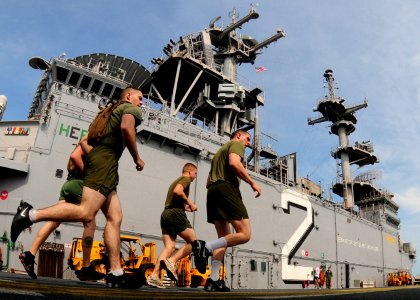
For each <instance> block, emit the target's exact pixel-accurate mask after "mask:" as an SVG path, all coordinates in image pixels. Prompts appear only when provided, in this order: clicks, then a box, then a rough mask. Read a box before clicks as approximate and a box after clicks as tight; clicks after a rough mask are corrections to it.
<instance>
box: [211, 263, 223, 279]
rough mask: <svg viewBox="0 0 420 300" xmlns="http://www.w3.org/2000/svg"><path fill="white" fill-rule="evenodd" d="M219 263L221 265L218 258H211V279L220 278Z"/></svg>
mask: <svg viewBox="0 0 420 300" xmlns="http://www.w3.org/2000/svg"><path fill="white" fill-rule="evenodd" d="M221 265H222V262H221V261H220V260H212V262H211V274H210V278H211V279H212V280H213V281H217V280H219V279H220V266H221Z"/></svg>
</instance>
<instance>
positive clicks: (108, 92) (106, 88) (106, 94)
mask: <svg viewBox="0 0 420 300" xmlns="http://www.w3.org/2000/svg"><path fill="white" fill-rule="evenodd" d="M112 87H113V86H112V85H110V84H109V83H105V86H104V89H103V91H102V96H104V97H109V95H111V92H112Z"/></svg>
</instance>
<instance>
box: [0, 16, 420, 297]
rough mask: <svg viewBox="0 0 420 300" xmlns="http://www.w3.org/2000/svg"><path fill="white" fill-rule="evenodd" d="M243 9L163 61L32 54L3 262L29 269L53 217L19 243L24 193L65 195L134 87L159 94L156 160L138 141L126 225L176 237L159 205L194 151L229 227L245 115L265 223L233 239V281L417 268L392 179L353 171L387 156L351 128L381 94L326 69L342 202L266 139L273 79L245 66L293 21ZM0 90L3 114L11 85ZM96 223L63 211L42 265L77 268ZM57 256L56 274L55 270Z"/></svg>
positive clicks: (2, 173) (251, 283)
mask: <svg viewBox="0 0 420 300" xmlns="http://www.w3.org/2000/svg"><path fill="white" fill-rule="evenodd" d="M230 16H231V22H230V25H229V26H227V27H224V28H222V27H220V26H218V25H217V21H218V20H219V19H220V17H218V18H215V19H214V20H213V21H211V22H210V24H209V26H208V27H207V28H205V29H204V30H202V31H200V32H197V33H191V34H188V35H185V36H181V37H177V38H174V39H170V40H169V41H168V44H167V45H165V46H164V48H163V53H164V54H163V55H162V56H157V57H153V58H151V62H152V65H151V67H150V68H146V67H144V66H143V65H142V64H140V63H138V62H136V61H133V60H131V59H129V58H125V57H121V56H118V55H113V54H106V53H93V54H87V55H81V56H78V57H74V58H71V59H68V58H66V59H65V58H64V57H56V58H53V59H51V60H50V61H46V60H44V59H42V58H39V57H34V58H31V59H30V60H29V64H30V66H31V67H33V68H35V69H39V70H41V71H42V75H41V79H40V81H39V84H38V86H37V87H36V90H35V94H34V97H33V100H32V103H31V106H30V107H29V110H28V117H27V120H23V121H1V122H0V141H1V143H0V191H1V201H0V216H1V217H0V230H1V233H2V234H3V236H2V238H1V239H0V247H1V252H2V257H3V271H10V272H13V271H14V272H18V271H19V270H23V267H22V265H21V263H20V261H19V258H18V254H19V253H20V252H21V251H26V250H28V249H29V246H30V245H31V243H32V241H33V239H34V238H35V235H36V232H37V231H38V229H39V228H40V227H41V226H42V224H34V225H33V226H32V227H30V228H29V229H26V230H25V231H24V232H22V234H21V235H20V236H19V238H18V240H17V241H16V243H11V242H10V225H11V223H12V218H13V216H14V214H15V213H16V208H17V207H18V205H19V203H20V201H21V200H25V201H28V202H29V203H31V204H32V205H34V206H35V207H45V206H50V205H52V204H54V203H55V202H56V201H57V199H58V194H59V190H60V187H61V185H62V184H63V183H64V182H65V180H66V176H67V171H66V164H67V160H68V157H69V154H70V152H71V151H72V150H73V148H74V145H75V144H76V143H77V142H78V141H79V139H80V138H81V137H82V136H84V135H85V134H86V132H87V129H88V127H89V124H90V122H91V121H92V120H93V118H94V117H95V116H96V114H97V113H98V110H99V108H98V107H103V106H104V105H105V104H106V103H107V102H109V101H110V100H112V99H118V98H119V95H120V93H121V91H122V90H123V89H124V88H125V87H127V86H134V87H138V88H140V89H141V90H142V91H143V93H144V94H145V105H144V107H142V108H141V109H142V111H143V122H142V124H141V125H140V126H139V127H138V128H137V144H138V148H139V152H140V154H141V157H142V158H144V160H145V162H146V167H145V169H144V171H142V172H137V171H136V170H135V167H134V165H133V163H132V160H131V158H130V156H129V154H128V152H127V151H126V152H125V153H124V154H123V156H122V158H121V160H120V166H119V172H120V184H119V186H118V193H119V195H120V199H121V202H122V207H123V212H124V219H123V224H122V227H121V229H122V232H121V233H122V234H125V235H134V236H140V237H141V239H142V241H143V243H149V242H155V243H156V248H157V251H158V252H159V251H160V250H161V249H162V242H161V231H160V224H159V217H160V213H161V211H162V209H163V205H164V199H165V197H166V192H167V188H168V186H169V185H170V183H171V182H172V180H173V179H174V178H176V177H178V176H179V175H180V170H181V168H182V166H183V165H184V164H185V163H187V162H193V163H195V164H196V165H197V166H198V176H197V180H196V181H195V182H194V183H192V185H191V192H190V198H191V199H193V200H194V201H195V203H196V204H197V206H198V208H199V209H198V211H197V212H195V213H190V214H188V215H189V216H188V217H189V218H190V222H191V224H192V225H193V227H194V229H195V230H196V232H197V234H198V236H199V238H200V239H204V240H208V239H213V238H215V230H214V227H213V226H212V225H211V224H208V223H207V222H206V212H205V211H206V209H205V207H206V188H205V186H206V179H207V174H208V172H209V170H210V161H211V159H212V157H213V155H214V154H215V152H216V151H217V150H218V149H219V147H220V146H221V145H223V144H224V143H225V142H227V141H228V140H229V139H230V134H231V133H232V132H234V131H235V130H236V129H240V128H241V129H245V130H249V131H250V132H251V133H252V135H253V149H252V151H247V152H248V156H247V158H246V159H245V161H244V164H245V165H246V168H247V169H248V171H249V174H250V175H251V176H252V177H253V179H254V180H256V181H257V182H258V184H259V185H260V186H261V187H262V190H263V195H262V196H261V197H260V198H258V199H255V198H254V195H253V193H251V190H250V188H249V186H247V185H245V184H243V185H242V186H241V189H242V194H243V197H244V202H245V204H246V206H247V208H248V211H249V214H250V219H251V224H252V232H253V236H252V239H251V241H250V242H248V243H246V244H244V245H241V246H239V247H234V248H229V249H228V251H227V254H226V257H225V269H226V282H227V285H228V286H230V287H231V288H232V289H302V282H304V281H308V280H309V281H313V279H314V278H313V277H314V275H313V270H314V268H315V267H317V266H318V267H319V266H320V265H323V266H327V267H328V266H330V267H331V270H332V272H333V279H332V286H333V288H354V287H363V286H376V287H383V286H386V285H387V278H388V274H389V273H394V272H399V271H400V272H403V271H405V272H411V268H412V266H413V264H414V261H415V258H416V250H415V248H414V246H413V245H412V244H410V243H406V242H403V241H401V239H400V235H399V226H400V219H399V217H398V209H399V205H398V204H397V202H396V201H395V200H394V199H393V195H392V193H390V192H387V191H385V190H383V189H380V188H378V187H377V186H376V185H375V183H374V179H375V178H374V177H375V176H373V175H372V174H369V173H363V174H362V175H359V176H356V177H355V178H352V174H351V172H350V166H351V165H357V166H359V167H363V166H365V165H372V164H375V163H377V162H378V158H377V156H376V155H375V154H374V153H373V146H372V144H371V143H370V142H355V143H354V144H352V143H350V141H349V137H350V135H351V133H352V132H353V131H354V130H355V126H356V123H357V119H356V115H355V114H356V112H357V111H358V110H360V109H363V108H366V107H367V101H365V102H364V103H362V104H360V105H357V106H354V107H347V106H346V105H345V103H344V102H345V101H344V99H342V98H340V97H337V96H336V95H335V94H334V78H333V71H332V70H326V71H325V73H324V78H325V81H326V83H327V85H328V87H329V93H328V95H327V96H325V98H323V99H322V100H321V101H320V102H319V103H318V104H317V107H316V109H315V111H317V112H318V113H319V115H318V116H315V117H314V119H309V120H308V125H315V124H317V123H320V122H329V125H330V126H331V127H330V131H331V133H332V134H334V135H337V136H338V141H339V144H338V147H337V148H336V149H335V150H334V151H333V152H332V157H333V158H334V159H336V160H337V162H338V163H337V165H338V167H339V168H338V169H339V172H338V173H339V174H338V176H337V178H338V179H337V182H336V183H335V184H334V185H333V187H332V191H333V192H334V193H335V194H336V195H338V196H340V197H342V201H340V202H337V201H333V200H332V199H326V198H324V196H323V194H322V191H321V187H320V185H319V184H317V183H315V182H312V181H311V180H309V179H308V178H302V177H300V176H299V175H298V174H297V164H298V154H299V153H290V154H282V155H279V154H278V153H277V152H276V151H275V150H274V149H272V147H270V146H269V145H263V144H262V143H260V138H259V137H260V131H259V130H260V129H259V121H258V120H259V118H261V117H263V116H260V115H259V108H260V107H261V106H263V105H265V99H264V92H263V91H262V90H261V89H260V88H259V87H257V86H252V85H250V84H249V83H248V82H246V83H245V82H242V81H241V80H240V78H242V77H239V76H238V73H237V70H238V67H239V66H240V65H241V64H242V63H251V64H253V63H254V62H255V61H256V58H257V56H258V55H260V54H261V52H262V49H263V48H265V47H268V46H269V45H270V44H271V43H273V42H276V41H278V40H279V39H281V38H282V37H284V36H285V33H284V32H283V30H281V29H278V30H277V31H275V30H273V35H272V36H270V37H268V38H266V39H264V40H263V41H262V42H258V41H257V40H256V39H254V38H252V37H250V36H247V35H244V34H242V35H239V34H237V32H236V31H237V30H238V29H239V28H242V27H243V25H244V24H245V23H248V22H250V21H251V20H254V19H257V18H258V13H257V12H256V11H255V10H254V9H251V11H250V12H249V14H248V15H246V16H245V17H243V18H241V19H239V18H238V17H237V14H235V13H232V14H231V15H230ZM0 100H1V101H0V112H1V113H0V118H1V115H2V114H3V112H4V109H5V106H6V97H4V96H0ZM268 105H269V104H268ZM22 109H23V108H22ZM326 134H327V132H326ZM330 147H331V146H330V145H325V148H326V149H327V148H330ZM104 226H105V218H104V217H103V215H101V214H99V215H98V218H97V230H96V233H95V239H96V240H101V238H102V232H103V229H104ZM82 230H83V226H82V224H78V223H63V224H61V226H60V227H59V228H58V229H57V230H56V231H55V232H54V234H52V235H51V236H50V238H49V240H48V243H45V245H44V247H43V249H42V250H41V251H40V253H39V255H37V258H36V262H37V264H38V272H40V267H41V266H42V268H43V269H44V273H43V274H45V276H52V277H63V278H65V279H76V280H77V278H76V277H75V275H74V272H73V271H72V270H70V269H69V268H67V257H68V255H69V251H70V247H71V245H72V242H73V238H74V237H80V236H81V234H82ZM181 244H182V241H179V243H178V245H181ZM50 269H51V270H52V269H54V270H55V271H54V272H55V275H47V273H48V272H49V271H48V270H50ZM50 273H51V272H50ZM311 288H313V285H312V284H311Z"/></svg>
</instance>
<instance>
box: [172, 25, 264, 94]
mask: <svg viewBox="0 0 420 300" xmlns="http://www.w3.org/2000/svg"><path fill="white" fill-rule="evenodd" d="M183 40H184V41H188V44H189V47H187V56H188V58H190V59H191V60H194V61H195V62H197V63H199V64H203V65H206V66H207V67H209V68H210V69H212V70H213V71H216V72H218V73H219V74H220V75H222V76H224V69H223V64H218V63H216V62H215V61H214V59H212V60H210V61H206V59H205V58H206V57H208V56H209V55H208V54H207V55H206V53H205V51H206V49H204V48H203V46H202V45H203V41H202V39H201V32H198V33H191V34H189V35H187V36H185V37H184V38H183ZM176 47H177V48H176V49H179V48H178V46H176ZM239 50H242V51H244V52H246V51H249V49H248V48H247V47H246V46H245V45H243V49H242V48H241V49H239ZM215 51H216V49H214V46H213V53H212V54H211V55H212V56H213V55H214V52H215ZM235 77H236V81H237V83H238V84H240V85H241V86H243V87H245V88H247V89H249V90H251V89H253V88H255V87H257V86H258V85H257V84H256V83H254V82H252V81H251V80H249V79H248V78H246V77H244V76H242V75H238V74H236V75H235Z"/></svg>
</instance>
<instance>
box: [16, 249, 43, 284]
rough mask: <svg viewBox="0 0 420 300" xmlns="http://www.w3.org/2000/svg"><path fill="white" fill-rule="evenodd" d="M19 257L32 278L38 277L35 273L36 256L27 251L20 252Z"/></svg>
mask: <svg viewBox="0 0 420 300" xmlns="http://www.w3.org/2000/svg"><path fill="white" fill-rule="evenodd" d="M19 259H20V262H21V263H22V265H23V267H24V268H25V271H26V273H28V275H29V276H31V277H32V279H37V278H38V277H37V276H36V274H35V256H34V255H33V254H32V253H31V252H29V251H25V252H22V253H20V254H19Z"/></svg>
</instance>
